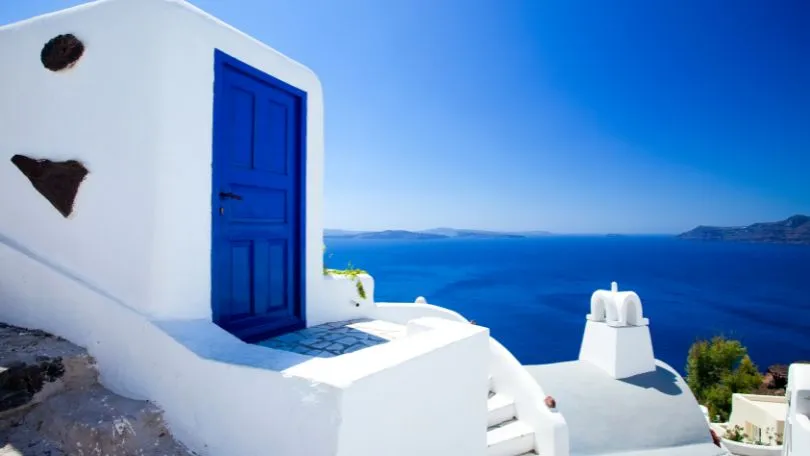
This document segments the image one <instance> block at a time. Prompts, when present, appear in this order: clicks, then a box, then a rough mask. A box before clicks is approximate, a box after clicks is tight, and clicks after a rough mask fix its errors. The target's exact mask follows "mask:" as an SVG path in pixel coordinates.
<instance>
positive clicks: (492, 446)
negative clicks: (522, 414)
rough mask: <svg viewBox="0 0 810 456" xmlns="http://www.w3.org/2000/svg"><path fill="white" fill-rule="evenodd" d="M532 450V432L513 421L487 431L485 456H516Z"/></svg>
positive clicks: (522, 424) (524, 425)
mask: <svg viewBox="0 0 810 456" xmlns="http://www.w3.org/2000/svg"><path fill="white" fill-rule="evenodd" d="M532 450H534V431H533V430H532V428H531V427H529V425H527V424H525V423H522V422H520V421H517V420H514V421H509V422H507V423H504V424H503V425H500V426H496V427H493V428H490V429H488V430H487V456H516V455H520V454H525V453H529V454H531V452H532Z"/></svg>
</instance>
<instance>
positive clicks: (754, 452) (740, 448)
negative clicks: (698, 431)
mask: <svg viewBox="0 0 810 456" xmlns="http://www.w3.org/2000/svg"><path fill="white" fill-rule="evenodd" d="M722 441H723V445H725V447H726V448H727V449H728V450H729V451H731V453H732V454H734V455H735V456H779V455H780V454H782V446H781V445H779V446H765V445H751V444H749V443H743V442H735V441H733V440H728V439H722Z"/></svg>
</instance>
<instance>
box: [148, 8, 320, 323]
mask: <svg viewBox="0 0 810 456" xmlns="http://www.w3.org/2000/svg"><path fill="white" fill-rule="evenodd" d="M147 1H148V2H149V3H151V4H152V6H151V10H152V11H153V12H152V14H153V16H152V18H151V23H152V24H153V30H154V32H155V33H158V34H159V35H160V42H161V46H160V47H159V48H156V49H153V52H154V53H155V55H156V56H157V57H158V59H159V65H158V68H159V77H158V79H157V80H158V81H159V84H158V85H157V86H156V87H154V91H155V92H154V96H157V97H158V99H159V100H160V116H161V119H162V122H161V128H160V129H159V130H157V131H156V132H155V133H156V134H157V136H158V138H159V140H158V142H157V144H158V147H157V149H156V150H155V152H156V156H157V157H158V166H157V169H158V171H159V173H158V174H157V177H156V178H157V192H158V194H160V195H161V198H159V199H158V201H157V202H158V205H157V208H156V211H157V214H158V222H159V225H158V231H157V234H156V239H155V246H156V255H157V256H156V258H155V264H154V269H153V275H154V276H155V277H173V280H172V281H171V282H169V281H160V282H159V283H158V287H157V288H156V292H155V296H154V299H153V301H152V308H151V309H150V314H152V315H156V316H161V317H187V318H195V317H207V316H209V315H210V280H211V278H210V276H211V269H210V268H211V266H210V247H211V245H210V243H211V174H210V171H211V159H212V155H211V151H212V143H211V142H212V134H211V125H212V115H213V111H212V107H213V98H212V93H213V92H212V91H213V84H214V48H217V49H220V50H222V51H223V52H225V53H227V54H229V55H231V56H233V57H235V58H237V59H239V60H241V61H242V62H244V63H246V64H248V65H250V66H253V67H254V68H257V69H259V70H261V71H263V72H265V73H267V74H270V75H272V76H274V77H276V78H278V79H281V80H282V81H284V82H287V83H288V84H290V85H293V86H295V87H297V88H299V89H301V90H303V91H305V92H307V125H306V127H307V140H306V155H307V156H306V204H307V209H306V267H307V275H306V284H307V288H306V295H307V298H308V302H307V319H308V320H309V319H317V314H318V312H319V310H321V309H322V307H323V306H322V305H321V304H322V303H323V299H324V297H323V296H324V293H323V291H322V284H323V250H322V246H323V239H322V234H323V215H322V213H323V172H324V171H323V162H324V160H323V148H324V141H323V94H322V89H321V83H320V81H319V80H318V78H317V76H316V75H315V74H314V73H313V72H312V71H310V70H309V69H308V68H306V67H304V66H303V65H301V64H299V63H296V62H294V61H292V60H290V59H289V58H287V57H286V56H284V55H282V54H280V53H278V52H276V51H275V50H273V49H271V48H269V47H267V46H266V45H264V44H262V43H260V42H259V41H256V40H254V39H253V38H250V37H249V36H247V35H245V34H244V33H242V32H240V31H238V30H236V29H234V28H232V27H230V26H228V25H227V24H225V23H223V22H220V21H218V20H216V19H214V18H212V17H211V16H208V15H206V14H205V13H203V12H202V11H199V10H197V9H190V8H189V6H188V5H187V4H184V3H182V2H179V1H161V0H147ZM178 175H180V176H182V185H178V184H177V178H178ZM176 303H182V305H180V304H176ZM168 309H171V310H168Z"/></svg>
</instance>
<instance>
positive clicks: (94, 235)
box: [0, 2, 162, 308]
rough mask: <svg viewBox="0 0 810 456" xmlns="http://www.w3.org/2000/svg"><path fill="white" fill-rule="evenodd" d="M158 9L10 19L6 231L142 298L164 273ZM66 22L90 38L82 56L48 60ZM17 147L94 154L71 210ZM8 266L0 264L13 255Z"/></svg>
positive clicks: (0, 119)
mask: <svg viewBox="0 0 810 456" xmlns="http://www.w3.org/2000/svg"><path fill="white" fill-rule="evenodd" d="M152 15H153V12H152V10H151V9H149V8H146V9H145V8H140V7H135V6H134V3H131V2H115V3H102V4H99V5H93V6H92V7H80V8H75V9H72V10H69V11H66V12H63V13H59V14H53V15H49V16H46V17H41V18H37V19H35V20H30V21H26V22H22V23H18V24H14V25H11V26H7V27H2V28H0V58H2V59H3V61H4V62H6V63H5V64H4V66H3V71H2V72H0V99H2V100H3V103H2V104H0V154H2V155H0V185H2V190H3V192H4V193H5V196H4V197H3V198H0V213H2V214H3V216H2V217H0V242H3V241H5V242H14V243H17V244H19V245H21V246H23V247H25V248H28V249H31V250H33V251H34V252H36V253H38V254H40V255H43V256H46V257H47V258H49V259H50V260H52V261H54V262H57V263H59V264H61V265H63V266H64V268H65V269H66V270H68V271H69V272H70V273H72V274H74V275H76V276H79V277H82V278H83V279H84V280H85V281H87V282H90V283H92V284H93V285H95V286H96V287H98V288H101V289H103V290H104V291H105V292H107V293H108V294H110V295H112V296H114V297H115V298H116V299H119V300H121V301H122V302H126V303H127V304H128V305H130V306H133V307H135V308H140V306H141V305H142V304H143V303H145V302H148V301H149V300H150V298H151V294H152V290H153V286H154V281H155V278H154V277H153V275H152V270H153V266H154V255H153V253H154V250H155V247H156V245H155V237H154V230H153V228H154V225H155V223H156V214H155V200H156V198H157V197H158V195H157V193H156V191H157V188H156V184H157V174H156V167H157V163H156V162H155V156H156V155H155V154H156V150H157V147H158V142H159V139H158V138H157V136H156V135H155V134H154V133H155V132H156V131H158V128H159V127H160V123H161V122H162V119H161V118H160V116H159V115H158V112H159V99H158V98H157V97H156V96H155V95H153V91H152V90H151V88H152V87H154V86H155V85H156V84H157V82H158V81H157V80H158V77H159V73H158V72H157V71H156V70H155V65H156V60H157V59H156V57H157V56H156V55H155V53H154V50H155V49H158V48H159V47H160V46H161V42H160V38H161V37H160V36H159V34H153V33H144V31H145V30H148V26H145V24H149V22H150V17H151V16H152ZM122 18H126V20H122ZM112 24H115V26H111V25H112ZM68 32H72V33H75V34H77V36H79V37H80V39H81V40H82V41H83V42H84V44H85V46H86V50H85V53H84V56H83V57H82V58H81V60H79V62H78V64H77V65H76V66H75V67H74V68H72V69H70V70H65V71H60V72H56V73H55V72H51V71H49V70H47V69H45V68H44V67H43V66H42V63H41V62H40V58H39V56H40V51H41V50H42V47H43V45H44V44H45V43H46V42H47V41H48V40H50V39H51V38H53V37H55V36H57V35H59V34H63V33H68ZM135 36H137V37H138V38H137V39H135V40H134V39H133V37H135ZM133 43H137V44H138V46H133V45H132V44H133ZM11 62H13V64H12V63H11ZM14 154H23V155H29V156H31V157H33V158H48V159H51V160H57V161H58V160H68V159H78V160H80V161H82V162H83V163H85V166H86V167H87V168H88V169H89V171H90V174H89V175H88V176H87V178H86V180H85V182H84V183H82V185H81V187H80V189H79V193H78V196H77V198H76V204H75V212H74V214H73V216H72V217H71V218H70V219H65V218H63V217H62V215H61V214H60V213H59V212H58V211H57V210H56V209H54V208H53V207H52V206H51V204H50V203H49V202H48V201H47V200H46V199H45V198H44V197H43V196H42V195H40V194H39V193H38V192H37V191H36V190H35V189H34V188H33V186H32V185H31V183H30V182H29V181H28V179H27V178H26V177H25V176H24V175H23V174H22V173H21V172H20V171H19V170H18V169H17V168H16V167H15V166H14V165H13V164H12V163H11V162H10V158H11V157H12V156H13V155H14ZM2 267H3V269H2V270H0V275H4V274H6V273H7V269H6V268H13V267H14V266H13V265H2Z"/></svg>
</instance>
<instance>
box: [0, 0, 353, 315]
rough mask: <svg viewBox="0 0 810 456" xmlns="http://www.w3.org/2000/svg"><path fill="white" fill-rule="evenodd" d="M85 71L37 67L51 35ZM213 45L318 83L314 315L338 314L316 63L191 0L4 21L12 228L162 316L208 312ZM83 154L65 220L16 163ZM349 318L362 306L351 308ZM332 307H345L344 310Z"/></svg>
mask: <svg viewBox="0 0 810 456" xmlns="http://www.w3.org/2000/svg"><path fill="white" fill-rule="evenodd" d="M68 32H70V33H74V34H75V35H76V36H77V37H79V38H80V39H81V40H82V41H83V42H84V44H85V46H86V50H85V54H84V56H83V57H82V58H81V60H80V61H79V62H78V64H77V65H76V67H75V68H73V69H70V70H65V71H61V72H58V73H54V72H51V71H48V70H46V69H45V68H43V67H42V65H41V63H40V62H39V52H40V50H41V48H42V46H43V45H44V44H45V42H47V41H48V40H49V39H50V38H52V37H54V36H56V35H58V34H62V33H68ZM214 49H221V50H222V51H224V52H226V53H228V54H230V55H232V56H234V57H236V58H237V59H240V60H242V61H243V62H245V63H247V64H249V65H251V66H254V67H255V68H258V69H259V70H262V71H264V72H266V73H268V74H270V75H272V76H274V77H276V78H278V79H281V80H283V81H285V82H287V83H289V84H291V85H293V86H295V87H298V88H300V89H302V90H304V91H305V92H307V140H306V153H307V161H306V181H307V184H306V187H307V188H306V202H307V209H306V242H305V244H306V265H307V269H306V271H307V272H306V284H307V285H306V296H307V306H306V307H307V319H308V320H313V321H318V320H321V321H322V320H323V319H322V318H320V317H319V313H320V312H322V311H326V310H329V311H333V307H334V305H333V303H334V298H333V296H331V295H330V294H329V293H328V292H327V291H326V287H327V286H326V285H324V279H323V275H322V267H323V257H322V232H323V221H322V205H323V203H322V194H323V184H322V183H323V147H324V142H323V102H322V99H323V96H322V91H321V85H320V82H319V81H318V79H317V77H316V76H315V74H314V73H312V71H310V70H309V69H307V68H306V67H304V66H303V65H301V64H298V63H296V62H294V61H292V60H290V59H289V58H287V57H285V56H284V55H282V54H280V53H278V52H276V51H274V50H272V49H271V48H269V47H267V46H266V45H264V44H262V43H260V42H258V41H256V40H254V39H252V38H250V37H248V36H247V35H245V34H243V33H241V32H239V31H237V30H235V29H234V28H232V27H230V26H228V25H226V24H224V23H222V22H220V21H218V20H216V19H215V18H213V17H211V16H209V15H207V14H205V13H203V12H202V11H200V10H198V9H196V8H194V7H193V6H191V5H190V4H188V3H186V2H183V1H180V0H103V1H98V2H94V3H91V4H87V5H83V6H80V7H77V8H72V9H69V10H65V11H61V12H58V13H54V14H51V15H48V16H45V17H39V18H34V19H32V20H28V21H24V22H22V23H18V24H13V25H11V26H8V27H3V28H0V57H2V58H3V59H5V60H4V61H6V62H14V66H13V68H12V71H3V72H2V74H0V83H1V84H0V97H2V99H3V100H4V103H3V105H2V107H0V151H2V153H4V154H6V155H7V157H0V158H3V164H2V165H0V182H3V183H4V184H5V185H7V186H8V188H9V189H10V191H13V192H14V194H15V198H13V199H12V198H4V199H3V200H2V201H0V210H2V211H3V213H4V214H7V215H6V216H4V217H3V218H2V220H0V236H4V238H6V239H9V240H10V241H11V242H16V243H19V244H21V245H23V246H25V247H26V248H29V249H31V250H33V251H36V252H39V253H41V254H42V255H46V256H48V257H49V258H52V259H54V260H55V261H58V262H60V263H61V264H64V265H65V267H66V268H67V269H68V270H69V271H70V272H71V273H72V274H75V275H78V276H80V277H82V278H84V279H85V281H87V282H90V283H93V284H94V285H95V286H97V287H98V288H100V289H103V290H105V291H106V292H108V294H110V295H111V296H114V297H115V298H116V299H117V300H120V301H121V302H124V303H126V304H127V305H128V306H131V307H133V308H134V309H136V310H138V311H139V312H142V313H144V314H146V315H149V316H150V317H154V318H162V319H177V318H210V316H211V305H210V285H211V269H210V264H211V261H210V256H211V163H212V117H213V80H214ZM16 153H21V154H28V155H31V156H33V157H35V158H38V157H42V158H50V159H55V160H60V159H78V160H81V161H82V162H84V163H85V164H86V166H87V167H88V168H89V170H90V174H89V176H88V178H87V179H86V181H85V182H84V183H83V184H82V186H81V189H80V192H79V195H78V198H77V202H76V210H75V213H74V216H73V217H71V219H70V220H65V219H63V218H62V216H61V215H60V214H59V213H58V212H57V211H56V210H55V209H54V208H52V207H51V206H50V203H48V202H47V200H45V198H44V197H42V196H41V195H39V194H38V193H37V192H36V191H35V190H34V189H33V187H32V186H31V184H30V183H28V181H27V179H26V178H25V177H24V176H23V175H22V173H20V172H19V170H17V169H16V167H15V166H13V165H12V164H11V163H10V162H9V161H8V160H9V159H10V157H11V156H12V155H14V154H16ZM348 310H349V313H351V309H348ZM332 313H334V312H332Z"/></svg>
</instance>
